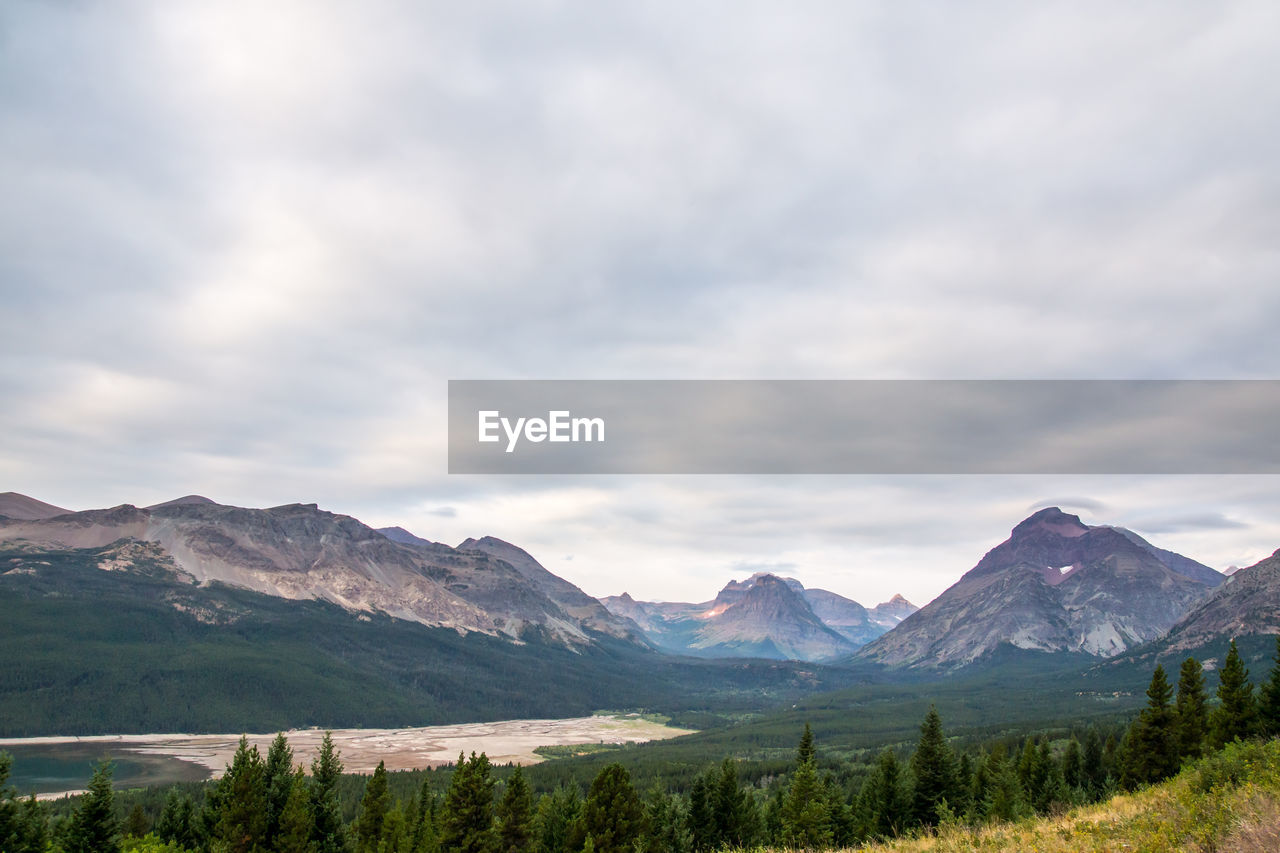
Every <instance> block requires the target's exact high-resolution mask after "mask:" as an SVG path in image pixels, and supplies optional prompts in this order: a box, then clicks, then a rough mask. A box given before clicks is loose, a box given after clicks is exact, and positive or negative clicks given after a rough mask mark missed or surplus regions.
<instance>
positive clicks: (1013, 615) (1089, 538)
mask: <svg viewBox="0 0 1280 853" xmlns="http://www.w3.org/2000/svg"><path fill="white" fill-rule="evenodd" d="M1188 573H1189V574H1191V575H1195V577H1190V576H1188ZM1221 583H1222V575H1220V574H1218V573H1217V572H1215V571H1214V570H1213V569H1210V568H1209V567H1208V566H1204V565H1202V564H1199V563H1195V562H1194V561H1192V560H1188V558H1186V557H1183V556H1181V555H1179V554H1174V553H1173V552H1170V551H1164V550H1162V549H1159V548H1155V547H1154V546H1152V545H1150V543H1148V542H1146V540H1144V539H1142V538H1141V537H1140V536H1138V535H1137V534H1135V533H1132V532H1131V531H1127V530H1121V529H1117V528H1113V527H1090V526H1088V525H1086V524H1084V523H1082V522H1081V521H1080V519H1079V518H1078V517H1076V516H1074V515H1068V514H1066V513H1064V512H1062V511H1061V510H1060V509H1058V508H1057V507H1050V508H1048V509H1043V510H1040V511H1039V512H1037V513H1035V514H1034V515H1032V516H1031V517H1029V518H1027V519H1026V520H1024V521H1023V522H1022V523H1020V524H1019V525H1018V526H1017V527H1015V528H1014V529H1013V532H1012V534H1011V535H1010V537H1009V538H1008V539H1007V540H1005V541H1004V542H1002V543H1001V544H999V545H997V546H996V547H995V548H993V549H991V550H990V551H989V552H987V554H986V556H984V557H983V558H982V560H981V561H980V562H979V563H978V565H976V566H974V568H973V569H971V570H970V571H969V572H967V573H966V574H965V575H964V576H963V577H961V578H960V580H959V581H958V582H956V583H955V584H954V585H953V586H951V587H950V588H949V589H947V590H946V591H945V592H943V593H942V594H941V595H940V596H938V597H937V598H936V599H934V600H933V601H932V602H930V603H929V604H928V605H926V606H925V607H923V608H922V609H920V610H919V611H918V612H916V613H914V614H912V615H911V616H909V617H907V618H906V619H905V620H903V621H902V623H901V624H900V625H898V627H896V628H894V629H893V630H892V631H890V632H889V633H887V634H885V635H884V636H883V637H881V638H879V639H878V640H876V641H875V642H873V643H871V644H870V645H869V646H867V647H866V648H864V649H863V650H862V651H861V652H859V656H860V657H862V658H864V659H866V660H871V661H875V662H878V663H882V664H885V665H888V666H894V667H925V668H943V669H952V668H956V667H960V666H964V665H966V664H969V663H972V662H974V661H976V660H978V659H980V658H982V657H984V656H986V655H988V654H990V653H991V652H993V651H995V650H996V649H997V648H998V647H999V646H1002V645H1011V646H1014V647H1017V648H1021V649H1034V650H1039V651H1046V652H1076V653H1084V654H1089V655H1096V656H1099V657H1111V656H1113V655H1117V654H1119V653H1121V652H1123V651H1125V650H1126V649H1129V648H1132V647H1133V646H1136V645H1140V644H1142V643H1145V642H1148V641H1150V640H1153V639H1155V638H1157V637H1160V636H1161V635H1163V634H1164V633H1165V632H1166V631H1168V630H1169V628H1170V627H1172V626H1173V625H1174V623H1176V622H1177V621H1178V619H1179V618H1180V617H1181V616H1182V615H1183V614H1184V613H1185V612H1186V611H1187V610H1188V608H1189V607H1191V606H1192V605H1193V604H1194V603H1195V602H1196V601H1198V600H1199V599H1200V598H1202V597H1203V596H1204V595H1205V594H1206V593H1207V592H1209V591H1210V590H1211V589H1213V588H1214V587H1215V586H1217V585H1218V584H1221Z"/></svg>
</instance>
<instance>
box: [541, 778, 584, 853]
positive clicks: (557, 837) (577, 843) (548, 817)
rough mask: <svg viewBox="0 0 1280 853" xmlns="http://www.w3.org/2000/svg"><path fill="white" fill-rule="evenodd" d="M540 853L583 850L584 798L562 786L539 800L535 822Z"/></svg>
mask: <svg viewBox="0 0 1280 853" xmlns="http://www.w3.org/2000/svg"><path fill="white" fill-rule="evenodd" d="M533 834H534V845H535V850H536V851H537V853H578V851H579V850H581V849H582V840H581V839H582V794H581V793H579V791H578V788H577V786H575V785H561V786H559V787H557V788H556V789H555V790H554V791H552V792H551V793H550V794H546V795H545V796H543V797H542V798H541V799H539V800H538V807H537V809H536V811H535V814H534V819H533Z"/></svg>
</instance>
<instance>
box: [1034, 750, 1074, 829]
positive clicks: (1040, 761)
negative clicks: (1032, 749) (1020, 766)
mask: <svg viewBox="0 0 1280 853" xmlns="http://www.w3.org/2000/svg"><path fill="white" fill-rule="evenodd" d="M1035 778H1036V781H1037V785H1036V796H1035V799H1033V800H1032V801H1031V807H1032V808H1034V809H1035V810H1036V811H1038V812H1046V813H1047V812H1048V811H1049V810H1050V809H1051V808H1052V807H1053V805H1054V804H1055V803H1061V802H1063V800H1065V799H1066V784H1065V783H1064V782H1063V781H1062V768H1061V767H1060V766H1059V765H1058V762H1056V761H1054V760H1053V753H1052V752H1051V751H1050V750H1049V739H1048V738H1045V739H1044V740H1042V741H1040V746H1039V747H1038V748H1037V749H1036V773H1035Z"/></svg>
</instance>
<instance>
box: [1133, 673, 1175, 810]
mask: <svg viewBox="0 0 1280 853" xmlns="http://www.w3.org/2000/svg"><path fill="white" fill-rule="evenodd" d="M1171 698H1173V688H1172V687H1170V686H1169V680H1168V678H1167V677H1166V676H1165V673H1164V667H1163V666H1156V669H1155V672H1154V673H1152V674H1151V685H1150V686H1149V687H1148V688H1147V707H1146V708H1144V709H1143V710H1142V713H1141V714H1139V715H1138V719H1137V720H1135V721H1134V723H1133V725H1132V726H1130V727H1129V736H1128V738H1127V749H1126V751H1125V761H1124V770H1123V774H1122V776H1121V781H1122V782H1123V784H1124V785H1125V786H1126V787H1129V788H1132V787H1136V786H1137V785H1149V784H1151V783H1153V782H1159V781H1161V780H1163V779H1167V778H1169V777H1170V776H1172V775H1173V774H1174V773H1176V772H1178V733H1177V732H1176V731H1175V729H1174V714H1173V708H1172V707H1171V705H1170V703H1169V700H1170V699H1171Z"/></svg>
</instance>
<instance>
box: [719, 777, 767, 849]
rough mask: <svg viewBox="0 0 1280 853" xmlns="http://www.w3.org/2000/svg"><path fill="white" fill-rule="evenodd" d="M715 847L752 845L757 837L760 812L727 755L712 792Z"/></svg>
mask: <svg viewBox="0 0 1280 853" xmlns="http://www.w3.org/2000/svg"><path fill="white" fill-rule="evenodd" d="M710 800H711V824H712V827H713V828H714V829H713V833H712V846H713V847H715V846H719V847H748V846H750V845H751V843H752V842H753V841H754V840H755V836H756V831H757V823H758V818H759V815H758V814H757V812H756V809H755V801H754V800H752V799H751V795H750V794H748V793H747V792H746V791H744V790H742V789H741V788H740V787H739V785H738V765H737V764H736V763H734V761H733V759H731V758H726V759H725V760H724V762H723V763H722V764H721V765H720V775H719V778H718V779H717V780H716V784H715V788H714V790H713V791H711V797H710Z"/></svg>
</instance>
